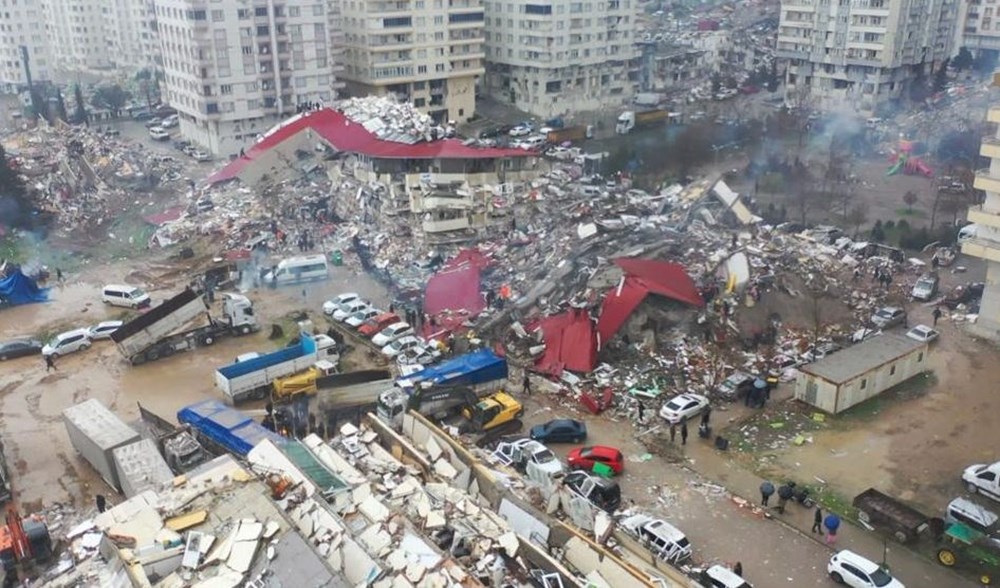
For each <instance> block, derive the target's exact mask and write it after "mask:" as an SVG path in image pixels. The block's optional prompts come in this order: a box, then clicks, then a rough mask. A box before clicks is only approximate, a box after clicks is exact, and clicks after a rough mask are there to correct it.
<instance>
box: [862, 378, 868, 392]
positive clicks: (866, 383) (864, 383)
mask: <svg viewBox="0 0 1000 588" xmlns="http://www.w3.org/2000/svg"><path fill="white" fill-rule="evenodd" d="M867 387H868V379H867V378H861V389H862V390H864V389H865V388H867Z"/></svg>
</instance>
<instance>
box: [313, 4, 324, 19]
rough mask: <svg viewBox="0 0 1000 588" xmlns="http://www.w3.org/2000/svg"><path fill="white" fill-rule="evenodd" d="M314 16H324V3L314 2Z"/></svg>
mask: <svg viewBox="0 0 1000 588" xmlns="http://www.w3.org/2000/svg"><path fill="white" fill-rule="evenodd" d="M313 16H323V5H322V4H313Z"/></svg>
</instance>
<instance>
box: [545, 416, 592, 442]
mask: <svg viewBox="0 0 1000 588" xmlns="http://www.w3.org/2000/svg"><path fill="white" fill-rule="evenodd" d="M531 438H532V439H534V440H535V441H541V442H542V443H581V442H583V440H584V439H586V438H587V425H586V424H585V423H582V422H580V421H575V420H573V419H554V420H551V421H549V422H547V423H543V424H541V425H535V426H534V427H531Z"/></svg>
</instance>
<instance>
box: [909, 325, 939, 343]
mask: <svg viewBox="0 0 1000 588" xmlns="http://www.w3.org/2000/svg"><path fill="white" fill-rule="evenodd" d="M938 335H940V333H938V332H937V331H936V330H934V329H932V328H930V327H928V326H927V325H917V326H915V327H913V328H912V329H910V330H909V331H907V332H906V336H907V337H909V338H910V339H913V340H914V341H920V342H921V343H930V342H931V341H933V340H935V339H937V338H938Z"/></svg>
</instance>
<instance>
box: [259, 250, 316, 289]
mask: <svg viewBox="0 0 1000 588" xmlns="http://www.w3.org/2000/svg"><path fill="white" fill-rule="evenodd" d="M329 277H330V268H329V267H328V266H327V263H326V257H324V256H322V255H304V256H301V257H289V258H288V259H282V260H281V261H279V262H278V265H276V266H274V267H273V268H272V269H271V271H269V272H267V274H265V275H264V283H265V284H269V285H272V286H283V285H286V284H300V283H302V282H314V281H318V280H325V279H327V278H329Z"/></svg>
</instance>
